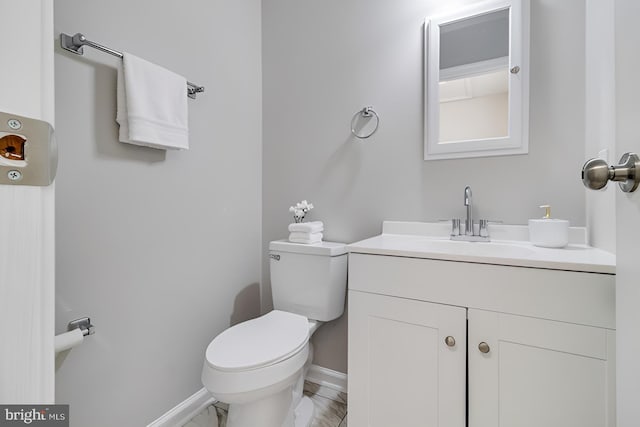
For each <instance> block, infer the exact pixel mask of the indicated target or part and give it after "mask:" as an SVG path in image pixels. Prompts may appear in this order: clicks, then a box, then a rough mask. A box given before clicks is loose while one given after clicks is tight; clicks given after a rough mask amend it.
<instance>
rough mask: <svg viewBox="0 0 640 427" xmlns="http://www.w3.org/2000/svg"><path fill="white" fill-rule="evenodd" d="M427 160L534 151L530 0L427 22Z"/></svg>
mask: <svg viewBox="0 0 640 427" xmlns="http://www.w3.org/2000/svg"><path fill="white" fill-rule="evenodd" d="M425 49H426V52H425V58H426V64H425V74H426V75H425V103H426V105H425V150H424V158H425V160H440V159H455V158H466V157H486V156H501V155H510V154H526V153H527V152H528V150H529V141H528V140H529V123H528V122H529V1H528V0H491V1H487V2H482V3H477V4H474V5H471V6H469V7H466V8H464V9H459V10H456V11H453V12H452V13H448V14H446V15H439V16H434V17H429V18H427V19H426V21H425Z"/></svg>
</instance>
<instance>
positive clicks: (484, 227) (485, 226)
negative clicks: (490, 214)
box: [478, 219, 489, 237]
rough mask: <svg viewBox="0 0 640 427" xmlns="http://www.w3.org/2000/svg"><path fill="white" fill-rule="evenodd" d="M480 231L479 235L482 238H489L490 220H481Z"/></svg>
mask: <svg viewBox="0 0 640 427" xmlns="http://www.w3.org/2000/svg"><path fill="white" fill-rule="evenodd" d="M478 224H479V231H478V234H479V235H480V237H489V220H488V219H481V220H480V221H479V222H478Z"/></svg>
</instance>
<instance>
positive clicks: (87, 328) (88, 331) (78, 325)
mask: <svg viewBox="0 0 640 427" xmlns="http://www.w3.org/2000/svg"><path fill="white" fill-rule="evenodd" d="M74 329H80V330H81V331H82V335H83V336H85V337H86V336H87V335H93V334H95V330H94V329H93V325H92V324H91V319H90V318H88V317H81V318H80V319H76V320H72V321H71V322H69V323H68V324H67V331H73V330H74Z"/></svg>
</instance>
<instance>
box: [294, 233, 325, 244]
mask: <svg viewBox="0 0 640 427" xmlns="http://www.w3.org/2000/svg"><path fill="white" fill-rule="evenodd" d="M289 241H290V242H292V243H304V244H307V245H311V244H313V243H320V242H322V233H300V232H293V233H291V234H289Z"/></svg>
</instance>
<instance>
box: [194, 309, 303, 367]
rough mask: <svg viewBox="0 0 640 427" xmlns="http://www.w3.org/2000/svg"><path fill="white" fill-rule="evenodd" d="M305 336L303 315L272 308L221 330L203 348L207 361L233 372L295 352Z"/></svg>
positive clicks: (278, 359) (269, 362) (264, 364)
mask: <svg viewBox="0 0 640 427" xmlns="http://www.w3.org/2000/svg"><path fill="white" fill-rule="evenodd" d="M308 339H309V322H308V321H307V318H306V317H304V316H300V315H298V314H294V313H288V312H286V311H280V310H273V311H271V312H270V313H267V314H265V315H264V316H261V317H258V318H257V319H252V320H247V321H246V322H242V323H239V324H237V325H235V326H232V327H231V328H229V329H227V330H225V331H224V332H222V333H221V334H220V335H218V336H217V337H215V338H214V339H213V341H211V344H209V347H207V353H206V358H207V362H208V363H209V364H210V365H211V366H213V367H215V368H217V369H220V370H224V371H235V370H246V369H252V368H258V367H263V366H268V365H271V364H274V363H277V362H279V361H281V360H284V359H287V358H288V357H289V356H290V355H292V354H295V353H297V352H298V351H299V350H300V349H301V348H302V347H303V346H304V345H306V343H307V341H308Z"/></svg>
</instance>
